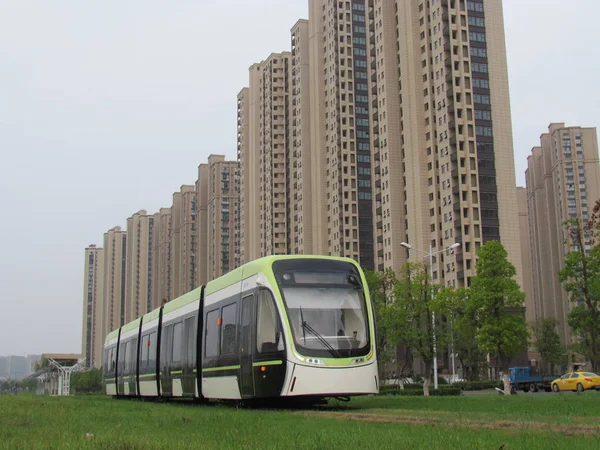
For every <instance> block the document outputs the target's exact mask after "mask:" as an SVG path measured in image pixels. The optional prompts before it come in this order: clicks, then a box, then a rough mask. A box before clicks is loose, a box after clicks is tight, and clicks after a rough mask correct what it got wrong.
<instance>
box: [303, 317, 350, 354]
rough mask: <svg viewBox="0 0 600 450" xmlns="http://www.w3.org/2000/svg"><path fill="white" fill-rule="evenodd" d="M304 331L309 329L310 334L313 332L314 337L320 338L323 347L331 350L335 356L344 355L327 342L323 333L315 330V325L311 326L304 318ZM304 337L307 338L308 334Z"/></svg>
mask: <svg viewBox="0 0 600 450" xmlns="http://www.w3.org/2000/svg"><path fill="white" fill-rule="evenodd" d="M302 331H308V332H309V333H310V334H312V335H313V336H314V337H316V338H317V339H318V341H319V342H320V343H321V345H322V346H323V347H325V348H326V349H327V350H328V351H329V353H331V355H332V356H333V357H335V358H341V357H342V355H340V352H338V351H337V350H336V349H335V348H334V347H333V346H332V345H331V344H330V343H329V342H327V340H326V339H325V338H324V337H323V336H322V335H321V333H319V332H318V331H317V330H315V329H314V328H313V327H311V326H310V325H309V324H308V323H306V322H305V321H304V320H303V321H302ZM304 339H305V340H306V336H305V337H304Z"/></svg>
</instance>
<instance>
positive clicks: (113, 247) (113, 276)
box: [102, 226, 127, 336]
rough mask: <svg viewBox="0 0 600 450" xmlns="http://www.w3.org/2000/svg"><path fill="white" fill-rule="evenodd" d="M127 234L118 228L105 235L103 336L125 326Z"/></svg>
mask: <svg viewBox="0 0 600 450" xmlns="http://www.w3.org/2000/svg"><path fill="white" fill-rule="evenodd" d="M126 255H127V232H125V231H123V230H121V227H119V226H116V227H114V228H112V229H110V230H108V231H107V232H106V233H104V301H103V306H104V314H103V333H102V334H103V336H106V335H107V334H108V333H110V332H111V331H113V330H115V329H117V328H119V327H120V326H121V325H123V324H125V287H126V284H125V270H126V266H127V264H126Z"/></svg>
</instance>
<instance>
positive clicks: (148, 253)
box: [125, 209, 154, 322]
mask: <svg viewBox="0 0 600 450" xmlns="http://www.w3.org/2000/svg"><path fill="white" fill-rule="evenodd" d="M127 236H128V239H127V257H126V270H125V284H126V287H125V302H126V304H125V322H131V321H132V320H134V319H136V318H138V317H140V316H142V315H144V314H146V313H147V312H150V311H152V305H153V289H154V283H153V276H154V271H153V265H154V245H153V242H154V216H152V215H149V214H148V213H147V212H146V210H144V209H142V210H140V211H138V212H137V213H135V214H133V215H132V216H131V217H129V218H128V219H127Z"/></svg>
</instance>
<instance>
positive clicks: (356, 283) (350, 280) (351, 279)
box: [348, 274, 361, 288]
mask: <svg viewBox="0 0 600 450" xmlns="http://www.w3.org/2000/svg"><path fill="white" fill-rule="evenodd" d="M348 283H349V284H351V285H353V286H355V287H357V288H359V287H360V286H361V284H360V281H359V279H358V277H357V276H356V275H354V274H350V275H348Z"/></svg>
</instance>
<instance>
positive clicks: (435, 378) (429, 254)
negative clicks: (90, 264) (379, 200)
mask: <svg viewBox="0 0 600 450" xmlns="http://www.w3.org/2000/svg"><path fill="white" fill-rule="evenodd" d="M400 245H401V246H402V247H404V248H406V249H408V250H414V251H416V252H419V253H421V254H423V255H425V256H427V257H428V258H429V283H430V284H431V298H433V255H437V254H438V253H443V252H445V251H449V250H454V249H455V248H457V247H460V244H459V243H458V242H455V243H454V244H452V245H451V246H450V247H446V248H444V249H442V250H438V251H437V252H434V251H433V248H432V247H431V243H430V244H429V252H426V251H423V250H419V249H418V248H414V247H413V246H412V245H410V244H408V243H407V242H401V243H400ZM431 322H432V329H433V336H432V337H433V388H434V389H437V388H438V370H437V343H436V340H435V311H431Z"/></svg>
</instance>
